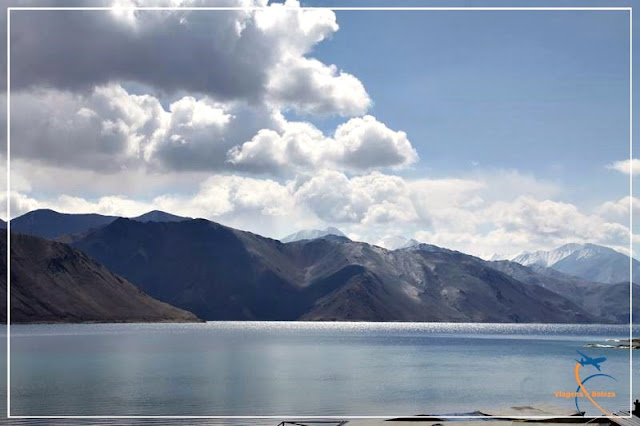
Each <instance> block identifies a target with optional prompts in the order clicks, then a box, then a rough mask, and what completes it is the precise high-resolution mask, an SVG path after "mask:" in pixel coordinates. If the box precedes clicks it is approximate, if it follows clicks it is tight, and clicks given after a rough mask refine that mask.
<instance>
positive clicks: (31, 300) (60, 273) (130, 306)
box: [0, 231, 198, 322]
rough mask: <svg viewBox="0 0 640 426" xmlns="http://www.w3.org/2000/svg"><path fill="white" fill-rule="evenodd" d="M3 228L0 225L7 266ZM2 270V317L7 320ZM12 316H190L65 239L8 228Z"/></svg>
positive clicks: (1, 256) (1, 257) (0, 255)
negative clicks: (57, 239)
mask: <svg viewBox="0 0 640 426" xmlns="http://www.w3.org/2000/svg"><path fill="white" fill-rule="evenodd" d="M6 237H7V233H6V231H0V264H1V265H2V267H1V268H0V269H2V270H4V271H6V268H7V264H6V259H7V243H6ZM6 294H7V280H6V272H5V273H4V274H1V276H0V306H2V308H1V309H0V319H2V320H4V321H6V309H5V308H4V307H5V306H6V303H7V300H6ZM11 321H12V322H86V321H91V322H151V321H153V322H160V321H167V322H192V321H198V319H197V318H196V317H195V316H194V315H193V314H191V313H190V312H187V311H184V310H182V309H178V308H175V307H173V306H170V305H168V304H166V303H163V302H160V301H158V300H156V299H154V298H152V297H150V296H148V295H147V294H145V293H144V292H142V291H141V290H140V289H139V288H137V287H136V286H134V285H133V284H131V283H130V282H128V281H126V280H125V279H123V278H121V277H119V276H117V275H114V274H113V273H111V272H110V271H109V270H108V269H107V268H105V267H104V266H102V265H100V264H98V263H96V262H95V261H94V260H92V259H91V258H89V256H87V255H86V254H84V253H82V252H79V251H77V250H75V249H73V248H71V247H69V246H68V245H66V244H63V243H59V242H54V241H48V240H45V239H42V238H38V237H33V236H28V235H23V234H15V233H12V234H11Z"/></svg>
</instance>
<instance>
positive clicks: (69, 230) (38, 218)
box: [3, 209, 190, 239]
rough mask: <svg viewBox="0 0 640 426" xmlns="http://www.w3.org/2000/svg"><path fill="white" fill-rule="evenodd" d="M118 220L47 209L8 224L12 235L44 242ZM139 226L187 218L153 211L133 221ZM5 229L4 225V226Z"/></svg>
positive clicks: (104, 216) (34, 211) (31, 212)
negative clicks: (23, 235) (29, 237)
mask: <svg viewBox="0 0 640 426" xmlns="http://www.w3.org/2000/svg"><path fill="white" fill-rule="evenodd" d="M118 218H119V216H106V215H101V214H97V213H86V214H85V213H59V212H57V211H55V210H50V209H39V210H33V211H30V212H28V213H25V214H23V215H22V216H18V217H17V218H15V219H12V220H11V231H12V232H19V233H21V234H27V235H33V236H36V237H41V238H47V239H59V238H60V237H62V236H67V235H72V234H83V233H85V232H87V231H89V230H91V229H95V228H100V227H102V226H105V225H108V224H110V223H112V222H113V221H114V220H116V219H118ZM132 219H133V220H137V221H139V222H179V221H183V220H189V219H190V218H186V217H181V216H176V215H173V214H171V213H166V212H163V211H160V210H152V211H150V212H147V213H145V214H143V215H140V216H137V217H135V218H132ZM3 227H4V228H5V229H6V223H4V222H3Z"/></svg>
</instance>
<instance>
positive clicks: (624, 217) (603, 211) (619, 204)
mask: <svg viewBox="0 0 640 426" xmlns="http://www.w3.org/2000/svg"><path fill="white" fill-rule="evenodd" d="M629 211H631V212H632V214H633V215H634V217H635V215H637V214H639V213H640V200H639V199H638V198H636V197H630V196H626V197H622V198H620V199H619V200H614V201H605V202H604V203H602V204H601V205H600V206H598V208H597V209H596V214H598V215H600V216H602V217H605V218H607V219H609V220H611V221H613V222H618V223H622V224H624V225H627V224H629Z"/></svg>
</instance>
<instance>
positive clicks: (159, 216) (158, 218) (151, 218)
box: [131, 210, 191, 222]
mask: <svg viewBox="0 0 640 426" xmlns="http://www.w3.org/2000/svg"><path fill="white" fill-rule="evenodd" d="M131 219H132V220H137V221H138V222H182V221H183V220H189V219H191V218H190V217H182V216H176V215H174V214H171V213H166V212H163V211H160V210H152V211H150V212H147V213H145V214H143V215H140V216H137V217H132V218H131Z"/></svg>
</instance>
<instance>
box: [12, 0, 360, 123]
mask: <svg viewBox="0 0 640 426" xmlns="http://www.w3.org/2000/svg"><path fill="white" fill-rule="evenodd" d="M157 3H158V4H161V5H171V6H198V5H205V4H204V3H202V2H198V1H177V2H170V4H168V3H167V2H157ZM201 3H202V4H201ZM105 4H107V5H114V6H120V7H115V8H114V9H113V10H112V11H19V12H15V13H13V14H12V23H11V24H12V25H11V29H12V33H11V47H12V61H11V66H12V71H13V72H12V89H13V90H21V89H26V88H30V87H34V86H36V87H42V86H45V87H54V88H58V89H62V90H70V91H74V92H78V91H80V92H85V91H88V90H91V89H92V88H93V87H95V86H103V85H108V84H110V83H113V82H121V81H132V82H137V83H141V84H144V85H146V86H149V87H152V88H153V89H154V90H155V91H156V92H157V93H167V94H171V93H181V92H188V93H195V94H200V95H201V96H202V95H207V96H210V97H212V98H215V99H217V100H220V101H243V102H249V103H268V104H273V105H277V106H278V107H284V108H293V109H296V110H299V111H300V112H310V113H317V112H321V113H324V114H340V115H359V114H362V113H364V112H365V111H366V110H367V108H368V107H369V105H370V103H371V101H370V99H369V96H368V94H367V93H366V90H365V89H364V86H363V85H362V84H361V83H360V81H359V80H358V79H357V78H355V77H354V76H352V75H350V74H348V73H345V72H342V71H338V70H337V68H336V67H335V66H334V65H331V64H329V65H327V64H324V63H321V62H320V61H317V60H315V59H313V58H308V57H307V56H306V55H307V54H309V53H310V52H311V50H312V48H313V47H314V46H315V45H316V44H317V43H319V42H321V41H323V40H325V39H326V38H328V37H330V36H331V34H333V33H334V32H335V31H337V30H338V25H337V23H336V17H335V14H334V13H333V11H331V10H328V9H306V10H305V9H302V8H301V7H300V4H299V2H297V1H295V0H288V1H287V2H286V4H285V5H280V4H273V5H270V6H268V7H267V1H266V0H256V1H244V0H237V1H228V2H226V5H230V6H240V7H262V8H261V9H259V10H249V9H247V10H224V11H223V10H217V11H203V10H174V11H161V12H159V11H141V10H138V11H132V10H127V9H125V8H126V7H129V6H149V5H150V4H149V2H142V1H133V0H132V1H127V2H123V1H117V2H106V3H105ZM43 70H46V72H45V71H43ZM283 70H286V72H285V73H284V75H283V74H282V71H283ZM1 72H2V73H4V72H5V68H4V67H2V70H1ZM289 73H290V74H289ZM3 75H4V74H3ZM289 75H290V76H291V78H284V76H289ZM0 77H2V78H0V81H6V78H5V77H4V76H0Z"/></svg>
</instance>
